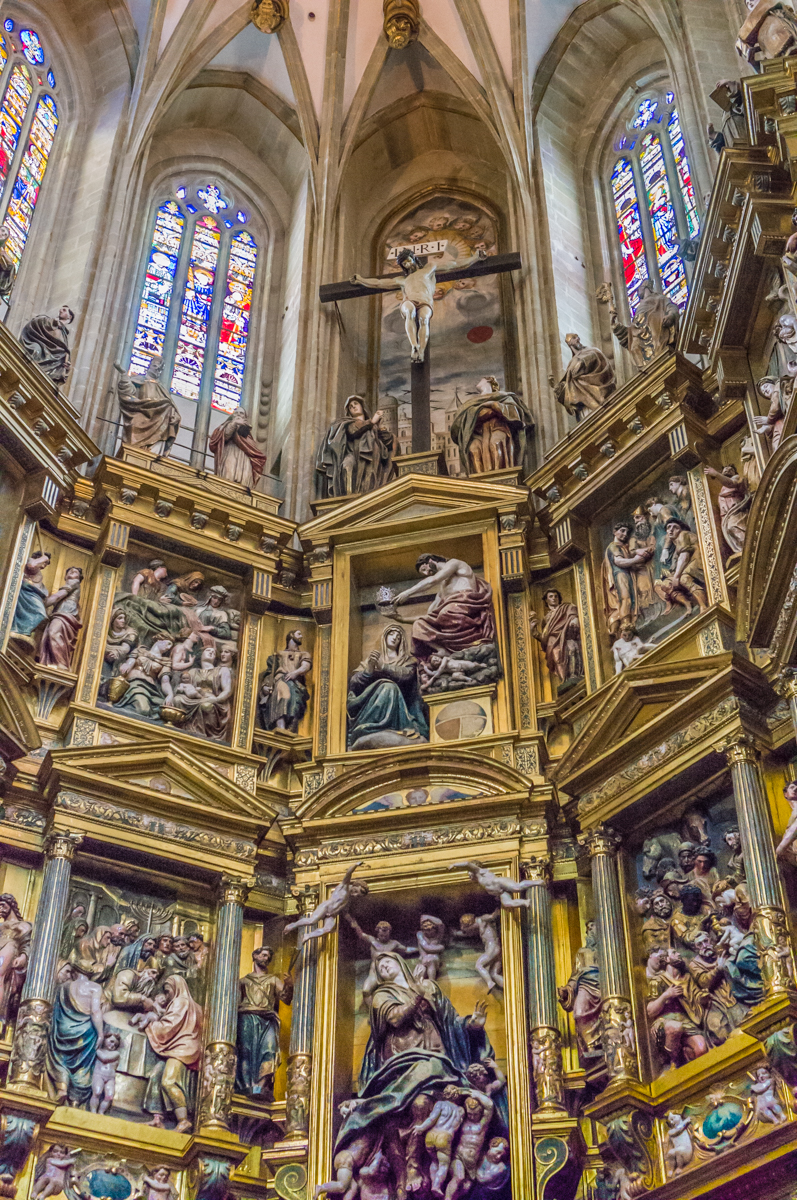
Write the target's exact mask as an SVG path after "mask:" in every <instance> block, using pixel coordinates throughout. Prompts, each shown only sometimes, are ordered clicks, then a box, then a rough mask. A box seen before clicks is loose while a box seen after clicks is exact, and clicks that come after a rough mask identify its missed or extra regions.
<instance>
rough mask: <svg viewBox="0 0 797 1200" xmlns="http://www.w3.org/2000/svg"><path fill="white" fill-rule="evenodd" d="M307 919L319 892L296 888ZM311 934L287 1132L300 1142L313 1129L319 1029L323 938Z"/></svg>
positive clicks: (303, 941)
mask: <svg viewBox="0 0 797 1200" xmlns="http://www.w3.org/2000/svg"><path fill="white" fill-rule="evenodd" d="M291 890H292V892H293V895H294V896H295V897H296V899H297V900H298V902H299V909H300V911H301V915H302V916H303V917H306V916H309V914H310V913H311V912H312V911H313V909H314V908H315V906H316V904H317V903H318V889H317V888H311V887H305V888H303V889H301V890H300V889H299V888H292V889H291ZM307 932H308V931H307V930H306V929H302V930H301V931H300V933H299V957H298V959H297V962H296V973H295V977H294V978H295V986H294V991H293V1007H292V1015H291V1040H290V1044H289V1046H288V1095H287V1105H286V1113H285V1132H286V1134H287V1135H288V1136H291V1135H292V1136H293V1137H294V1138H297V1139H300V1138H304V1137H306V1136H307V1132H308V1130H309V1127H310V1084H311V1081H312V1077H313V1031H314V1026H315V981H316V972H317V969H318V944H319V941H320V939H319V938H311V939H310V941H309V942H308V941H307Z"/></svg>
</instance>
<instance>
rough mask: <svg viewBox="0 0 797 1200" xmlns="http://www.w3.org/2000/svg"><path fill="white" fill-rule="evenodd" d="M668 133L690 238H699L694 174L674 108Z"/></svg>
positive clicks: (676, 111)
mask: <svg viewBox="0 0 797 1200" xmlns="http://www.w3.org/2000/svg"><path fill="white" fill-rule="evenodd" d="M667 132H668V133H669V135H670V145H671V146H672V153H673V158H674V159H675V169H676V171H677V172H678V184H679V186H680V189H681V199H682V200H683V202H684V212H685V213H686V223H687V225H688V226H689V236H690V238H692V237H697V235H698V233H699V232H700V218H699V217H698V215H697V204H696V202H695V186H694V184H693V183H692V172H691V170H690V169H689V159H688V158H687V156H686V147H685V146H684V137H683V134H682V133H681V122H680V121H679V119H678V110H677V109H676V108H674V109H673V110H672V112H671V113H670V119H669V121H668V122H667Z"/></svg>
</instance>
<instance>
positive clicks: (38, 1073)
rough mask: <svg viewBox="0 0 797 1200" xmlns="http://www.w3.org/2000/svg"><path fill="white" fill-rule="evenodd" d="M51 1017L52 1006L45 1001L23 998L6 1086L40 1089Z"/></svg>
mask: <svg viewBox="0 0 797 1200" xmlns="http://www.w3.org/2000/svg"><path fill="white" fill-rule="evenodd" d="M52 1018H53V1006H52V1004H50V1003H49V1002H48V1001H47V1000H24V1001H23V1002H22V1004H21V1005H20V1008H19V1013H18V1014H17V1020H16V1026H15V1031H14V1045H13V1047H12V1049H11V1064H10V1066H9V1070H8V1086H9V1087H10V1088H11V1089H13V1090H14V1091H20V1092H33V1093H35V1094H37V1095H38V1094H39V1093H40V1092H41V1090H42V1079H43V1077H44V1060H45V1056H46V1053H47V1036H48V1034H49V1032H50V1025H51V1023H52Z"/></svg>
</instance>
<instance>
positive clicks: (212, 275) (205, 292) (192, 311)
mask: <svg viewBox="0 0 797 1200" xmlns="http://www.w3.org/2000/svg"><path fill="white" fill-rule="evenodd" d="M220 238H221V234H220V232H219V227H218V225H217V224H216V222H215V221H214V220H213V218H212V217H200V218H199V220H198V221H197V223H196V226H195V227H194V238H193V241H192V243H191V258H190V260H189V263H188V278H187V280H186V285H185V292H184V293H183V307H182V313H181V319H180V332H179V334H178V338H177V351H176V354H175V359H174V373H173V375H172V391H173V392H176V393H177V394H178V395H180V396H185V397H186V399H187V400H198V399H199V389H200V386H201V384H202V368H203V366H204V363H205V352H206V350H207V341H208V325H209V324H210V309H211V305H212V303H213V285H214V283H215V280H216V264H217V262H218V259H219V241H220Z"/></svg>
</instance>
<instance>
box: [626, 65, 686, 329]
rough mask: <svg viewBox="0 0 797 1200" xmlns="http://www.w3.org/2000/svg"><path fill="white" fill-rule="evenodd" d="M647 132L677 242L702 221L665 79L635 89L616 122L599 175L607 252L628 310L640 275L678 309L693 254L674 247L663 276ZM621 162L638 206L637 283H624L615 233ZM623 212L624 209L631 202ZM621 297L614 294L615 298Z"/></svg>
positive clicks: (674, 99) (683, 302) (674, 101)
mask: <svg viewBox="0 0 797 1200" xmlns="http://www.w3.org/2000/svg"><path fill="white" fill-rule="evenodd" d="M673 120H676V121H677V122H678V125H679V132H680V143H681V147H682V153H681V155H680V164H679V162H678V161H676V152H677V149H678V138H677V137H673V136H672V130H673V125H672V122H673ZM651 137H655V138H658V140H659V145H660V148H661V155H662V161H663V165H664V177H665V180H666V188H665V189H663V190H664V191H665V192H668V193H669V202H670V204H671V206H672V214H673V217H674V222H675V234H676V237H675V242H676V244H677V245H679V246H685V245H686V244H688V243H690V242H694V240H695V239H696V238H697V237H698V236H699V233H700V226H701V216H700V209H699V205H698V201H697V195H696V192H695V185H694V174H693V169H692V160H691V156H690V154H689V149H688V147H687V145H686V138H685V136H684V132H683V119H682V114H681V112H680V111H679V108H678V101H677V97H676V96H675V93H674V91H673V89H672V87H671V86H670V85H669V84H668V83H660V84H659V85H658V86H655V87H652V88H647V89H646V90H645V91H643V92H638V93H637V94H636V95H635V96H634V99H633V102H632V104H631V106H630V111H629V108H626V109H625V113H624V117H623V119H622V120H621V122H620V126H619V129H618V131H617V135H616V137H615V139H614V142H613V145H612V151H611V154H610V155H608V157H607V165H606V170H605V177H604V179H605V193H606V202H607V209H608V211H609V213H610V218H611V220H610V228H611V230H612V231H613V236H612V252H613V256H614V258H615V262H618V260H619V271H618V275H619V278H620V280H622V282H623V285H624V287H623V291H624V294H625V303H626V304H627V305H628V307H629V309H630V311H631V314H632V315H633V313H634V311H635V309H636V303H635V300H636V292H637V290H638V287H639V284H640V283H641V278H649V279H651V280H652V281H653V283H654V284H655V286H656V287H657V288H661V289H662V290H664V291H666V292H667V294H668V295H671V296H672V298H673V299H675V301H676V303H678V304H679V307H680V308H681V309H682V310H683V309H684V308H685V306H686V301H687V298H688V287H689V282H690V279H691V274H692V261H691V260H692V259H693V257H694V255H693V254H692V255H691V256H689V257H687V256H684V255H682V254H680V253H678V252H676V254H674V255H672V256H671V258H669V259H668V260H667V262H666V263H665V267H669V270H665V275H666V279H665V278H664V276H663V274H662V270H661V264H660V257H661V256H660V253H659V247H660V246H661V244H662V243H661V239H658V240H657V237H656V234H655V231H654V222H653V217H652V215H651V204H650V196H649V189H648V186H647V184H646V180H645V169H644V168H645V162H644V158H645V150H646V149H647V147H648V146H649V144H650V138H651ZM624 162H626V163H628V166H629V167H630V172H631V175H632V177H633V187H634V191H635V195H636V203H637V205H638V209H639V224H640V227H641V236H642V243H643V254H642V255H641V266H642V274H641V278H639V279H637V283H636V286H635V287H631V288H629V287H628V286H627V285H626V282H625V260H624V258H623V254H622V249H621V244H620V238H619V231H618V223H619V214H618V212H617V209H616V206H615V190H614V186H613V181H614V179H615V177H616V172H618V171H620V170H621V169H622V164H623V163H624ZM684 163H685V164H686V165H687V167H688V170H689V175H688V179H689V185H690V186H689V188H687V185H686V180H685V177H684V173H683V170H682V164H684ZM687 197H688V199H687ZM660 198H661V192H660ZM659 207H661V206H659ZM624 211H625V212H626V213H628V212H629V211H630V206H629V207H627V208H626V209H625V210H624ZM674 260H677V261H678V263H679V264H680V266H681V268H682V270H683V283H684V286H683V287H681V288H680V289H679V288H678V285H677V282H676V280H675V278H674V274H675V272H674V271H673V261H674ZM620 299H621V298H620V297H618V300H620Z"/></svg>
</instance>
